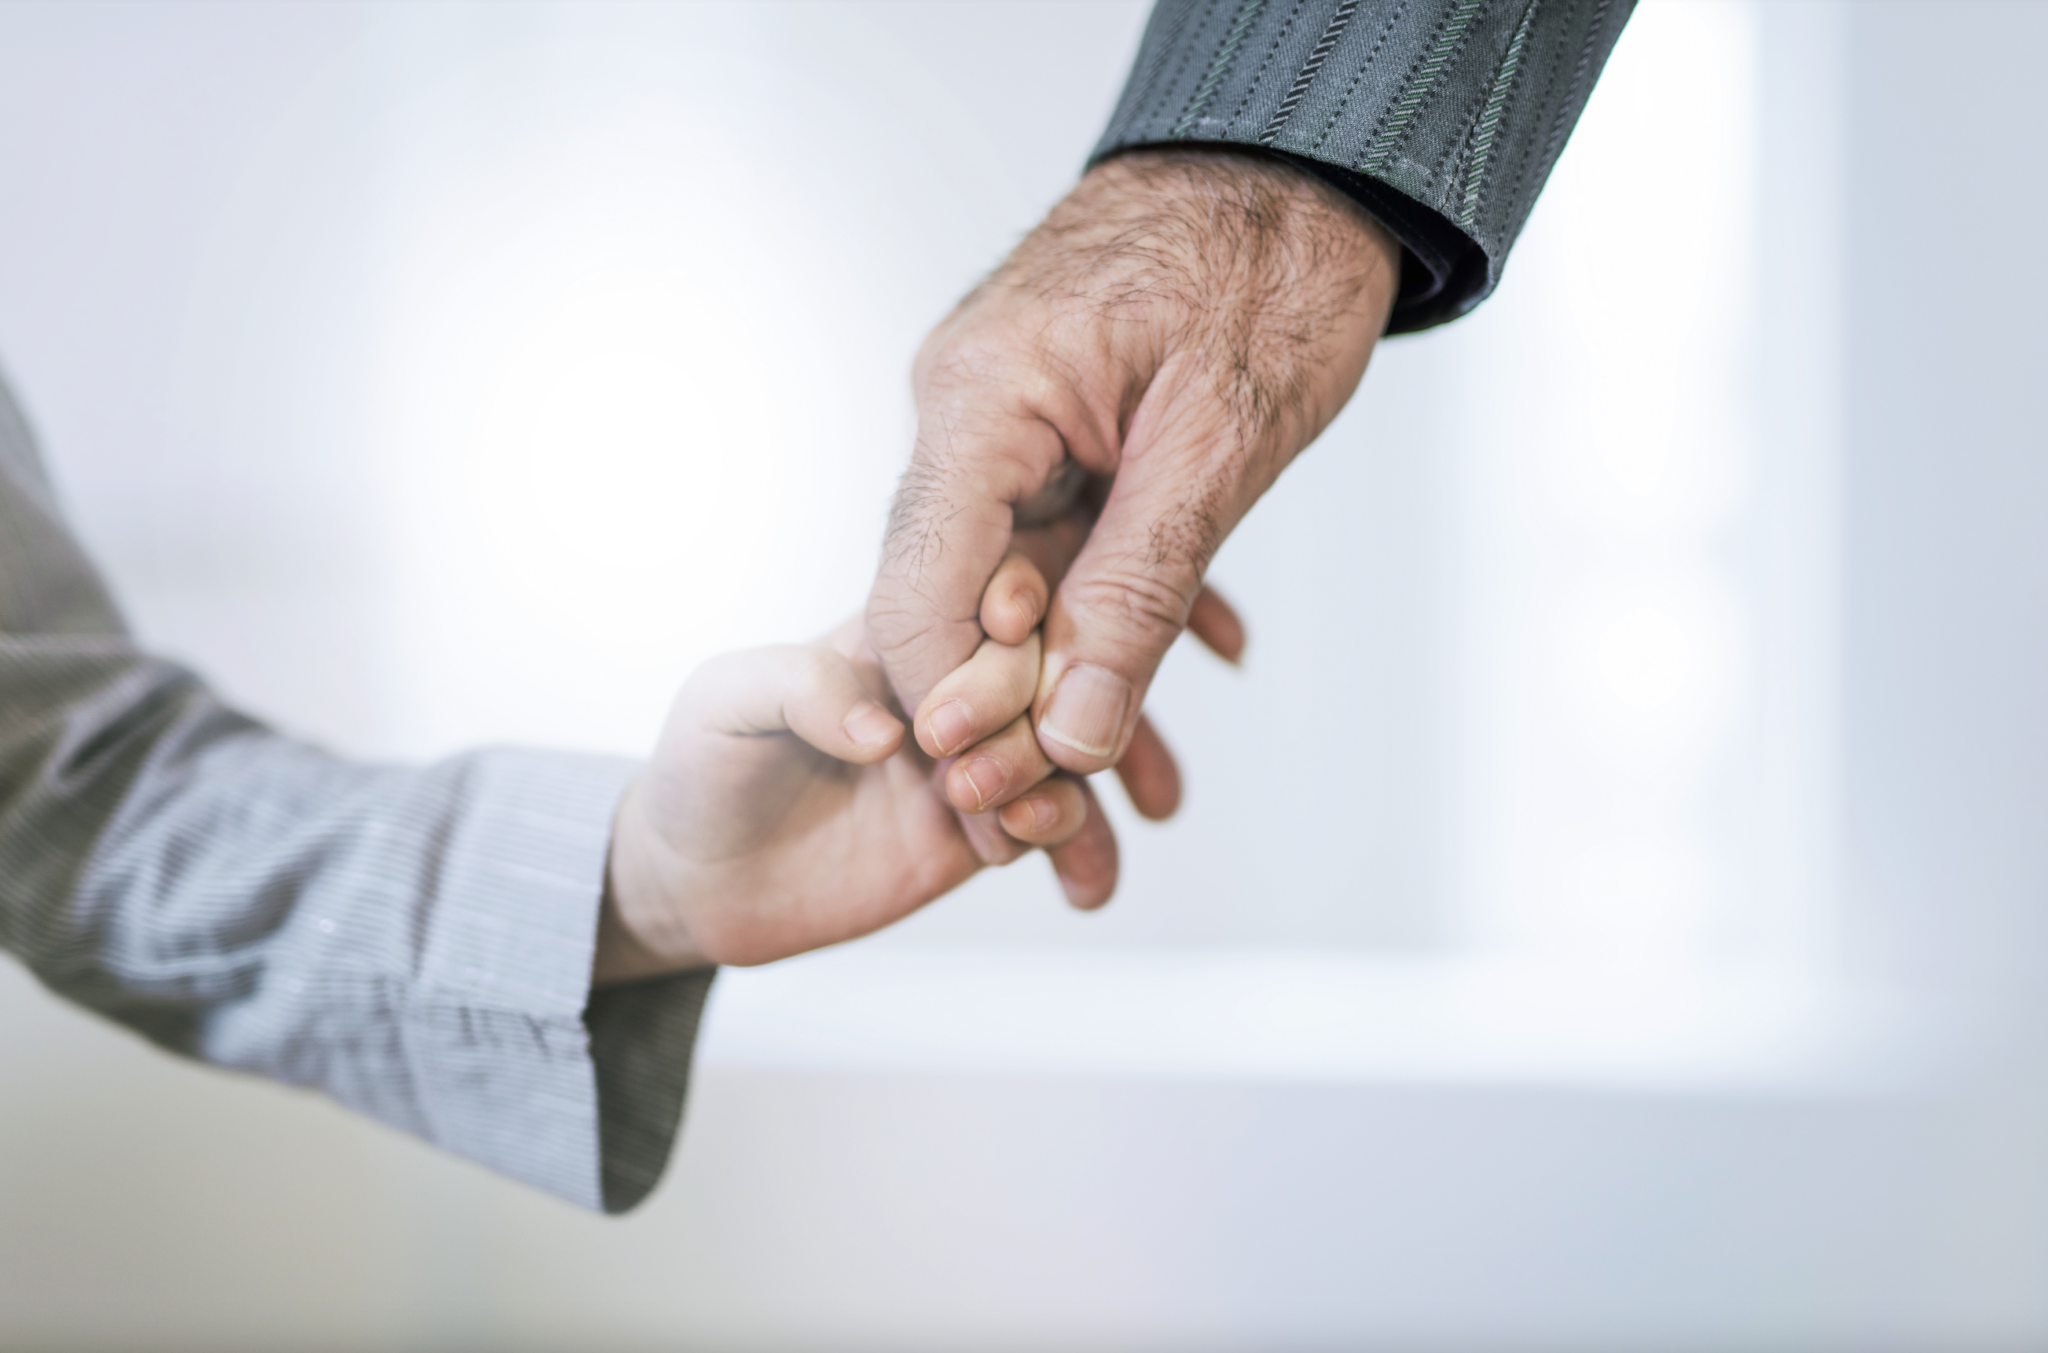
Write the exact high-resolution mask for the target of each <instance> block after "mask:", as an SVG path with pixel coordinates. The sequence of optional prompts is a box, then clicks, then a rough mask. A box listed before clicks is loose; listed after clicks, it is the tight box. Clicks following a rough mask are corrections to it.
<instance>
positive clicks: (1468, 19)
mask: <svg viewBox="0 0 2048 1353" xmlns="http://www.w3.org/2000/svg"><path fill="white" fill-rule="evenodd" d="M1484 3H1485V0H1458V7H1457V8H1456V9H1454V10H1452V11H1451V12H1450V14H1449V15H1447V16H1446V17H1445V18H1444V21H1443V23H1442V24H1441V25H1440V26H1439V27H1438V28H1437V31H1436V40H1435V41H1434V42H1432V43H1431V44H1430V46H1429V49H1428V51H1427V53H1426V54H1425V55H1423V56H1422V57H1420V58H1418V59H1417V61H1416V63H1415V64H1414V65H1413V66H1411V67H1410V68H1409V72H1408V79H1407V83H1406V85H1405V87H1404V88H1403V89H1402V91H1401V97H1400V98H1399V99H1398V100H1396V101H1395V103H1394V106H1393V107H1392V108H1389V109H1388V110H1387V111H1386V113H1385V114H1384V115H1383V116H1382V118H1381V120H1380V125H1379V126H1378V127H1376V128H1375V129H1374V131H1373V136H1372V139H1371V140H1370V141H1368V142H1367V143H1366V144H1367V145H1368V146H1370V147H1371V149H1370V151H1369V152H1368V153H1367V154H1366V155H1364V156H1363V157H1361V159H1360V162H1359V164H1358V170H1359V172H1360V173H1363V174H1369V175H1371V176H1373V177H1375V178H1377V177H1378V176H1379V175H1381V174H1383V173H1385V172H1386V168H1387V165H1388V164H1389V163H1390V162H1391V161H1392V160H1393V158H1394V152H1395V151H1396V150H1398V149H1400V146H1401V142H1402V140H1403V139H1404V138H1405V137H1406V136H1407V135H1408V128H1409V127H1410V126H1411V125H1412V124H1413V123H1414V121H1415V115H1416V114H1417V113H1419V112H1421V111H1422V106H1423V104H1424V103H1425V102H1426V101H1427V100H1428V98H1429V96H1430V94H1431V93H1432V92H1434V91H1435V89H1436V84H1437V81H1438V80H1439V79H1440V78H1441V77H1442V76H1443V73H1444V70H1445V69H1446V68H1447V67H1449V66H1450V65H1451V64H1452V63H1453V62H1455V61H1456V60H1457V58H1458V56H1459V54H1460V53H1461V52H1462V51H1463V50H1464V47H1465V39H1466V37H1467V36H1468V35H1469V34H1470V33H1471V31H1472V20H1473V19H1474V18H1475V17H1476V16H1477V15H1478V13H1479V10H1480V8H1481V6H1482V5H1483V4H1484ZM1327 134H1328V133H1327V132H1326V133H1325V135H1327Z"/></svg>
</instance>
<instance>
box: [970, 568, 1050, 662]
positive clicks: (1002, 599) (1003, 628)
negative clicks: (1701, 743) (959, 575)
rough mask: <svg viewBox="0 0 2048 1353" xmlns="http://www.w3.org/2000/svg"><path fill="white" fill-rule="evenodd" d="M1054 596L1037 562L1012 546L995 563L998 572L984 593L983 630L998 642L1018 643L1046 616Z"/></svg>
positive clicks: (1013, 644) (982, 594)
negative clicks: (1047, 604)
mask: <svg viewBox="0 0 2048 1353" xmlns="http://www.w3.org/2000/svg"><path fill="white" fill-rule="evenodd" d="M1051 596H1052V589H1051V588H1049V587H1047V586H1046V583H1045V575H1044V574H1043V573H1040V572H1039V571H1038V565H1036V564H1034V563H1032V562H1031V561H1030V560H1029V559H1027V558H1025V557H1024V556H1023V555H1021V554H1019V553H1017V552H1016V551H1015V550H1012V551H1011V552H1010V553H1009V554H1007V555H1005V556H1004V557H1003V562H1002V563H1001V564H998V565H997V566H996V575H995V577H993V578H990V579H989V580H988V586H987V587H986V588H984V589H983V590H982V593H981V628H982V632H983V633H984V634H986V635H988V637H989V638H991V639H993V640H995V641H996V642H997V643H999V644H1009V645H1010V646H1011V647H1015V646H1017V645H1019V644H1021V643H1023V642H1024V641H1025V640H1026V639H1027V638H1029V637H1030V635H1031V631H1033V630H1035V629H1037V628H1038V622H1039V621H1041V620H1043V619H1045V607H1046V603H1047V601H1048V600H1049V599H1050V598H1051Z"/></svg>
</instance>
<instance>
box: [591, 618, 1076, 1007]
mask: <svg viewBox="0 0 2048 1353" xmlns="http://www.w3.org/2000/svg"><path fill="white" fill-rule="evenodd" d="M1034 648H1035V640H1034ZM892 703H893V702H892V701H891V699H890V696H889V694H888V688H887V684H886V683H885V682H884V680H883V678H882V671H881V667H880V665H879V664H878V663H877V662H876V661H875V659H874V656H873V654H872V653H870V652H868V650H867V647H866V644H865V642H864V641H863V640H862V638H861V628H860V622H859V621H858V620H852V621H849V622H847V624H845V625H843V626H841V627H840V629H839V630H837V631H836V632H834V633H833V634H832V635H831V636H829V637H828V638H826V639H824V640H822V641H820V642H818V643H816V644H811V645H794V644H791V645H784V646H781V647H775V648H760V649H753V650H750V651H748V652H744V653H733V654H728V655H725V656H723V657H719V658H714V659H712V660H711V661H710V662H707V663H706V664H704V666H702V667H700V668H699V669H697V671H696V672H695V673H693V674H692V675H691V677H690V679H689V681H688V682H686V683H685V684H684V686H683V689H682V691H681V693H680V694H678V695H677V697H676V700H675V704H674V706H673V707H672V708H671V710H670V712H669V718H668V722H667V724H666V726H665V727H664V728H663V730H662V734H661V740H660V742H659V743H658V744H657V746H656V748H655V753H654V756H653V758H652V759H651V760H650V761H649V762H648V764H647V766H646V768H645V769H644V770H643V771H642V772H641V774H640V775H639V776H638V777H637V778H636V779H635V780H634V782H633V784H632V785H631V787H630V788H628V789H627V791H626V794H625V797H624V799H623V800H622V801H621V802H620V805H619V810H618V813H617V816H616V818H615V820H614V823H613V828H612V852H611V862H610V865H609V867H608V870H607V883H608V887H607V889H606V899H605V908H604V911H603V913H602V919H601V921H600V924H599V931H598V946H597V957H596V962H595V965H594V976H595V979H596V980H597V981H600V982H604V981H616V980H620V979H625V978H632V977H640V976H648V975H652V974H655V973H661V972H672V971H676V970H678V969H682V968H687V967H692V966H698V965H702V964H705V963H736V964H753V963H766V962H769V961H771V960H773V959H778V958H785V957H788V956H789V955H791V954H798V953H802V952H803V951H805V950H807V949H815V948H818V947H819V946H821V945H826V944H832V943H835V942H837V941H839V940H846V939H852V938H853V937H855V936H857V935H865V934H867V933H868V932H869V931H872V930H879V929H880V928H881V927H883V926H885V925H888V924H889V923H890V922H892V921H896V920H899V919H901V918H902V917H904V916H907V915H909V914H910V913H911V912H913V911H915V910H917V909H918V908H919V907H921V906H923V905H924V904H925V903H926V902H929V901H931V900H932V899H933V898H935V897H937V896H939V895H940V894H942V893H945V892H947V891H949V890H951V889H952V888H954V887H957V886H958V885H959V884H960V883H962V882H964V881H965V880H966V879H967V878H968V877H969V876H970V875H972V874H973V873H974V872H975V871H976V870H978V869H980V868H981V865H982V861H981V859H980V858H979V856H978V855H977V853H976V852H975V850H974V849H973V848H972V847H970V846H969V844H968V843H967V840H966V838H965V837H964V836H963V835H962V832H961V828H960V824H959V823H958V821H956V819H955V818H954V815H953V813H952V811H951V810H949V809H948V808H947V807H946V805H945V804H943V803H941V802H940V801H939V800H938V798H937V797H935V796H934V795H933V794H932V792H931V777H932V774H933V766H932V763H931V762H930V761H929V760H927V759H925V758H924V757H923V756H922V755H920V754H919V752H918V751H917V749H916V748H914V747H906V746H905V745H904V738H903V732H904V727H903V721H902V720H901V719H899V718H898V717H896V715H895V714H894V713H892V712H891V710H890V708H889V706H890V705H891V704H892ZM1001 820H1002V824H1003V826H1004V828H1005V829H1006V831H1007V832H1008V834H1009V835H1010V836H1012V837H1013V838H1014V839H1016V840H1018V841H1021V842H1025V843H1028V844H1030V845H1039V846H1047V847H1052V848H1054V849H1055V850H1057V851H1058V852H1059V853H1060V854H1061V856H1062V857H1063V858H1064V859H1065V860H1066V862H1067V863H1066V873H1065V874H1064V875H1063V877H1066V878H1068V882H1069V887H1070V889H1076V890H1078V891H1077V892H1076V893H1075V896H1076V899H1077V900H1078V901H1082V902H1084V903H1085V904H1088V905H1099V904H1100V903H1101V902H1103V901H1105V900H1107V898H1108V896H1109V892H1110V889H1111V888H1112V887H1114V885H1115V876H1116V853H1115V847H1114V843H1113V841H1110V840H1109V838H1108V826H1107V824H1106V823H1105V822H1104V820H1103V818H1102V814H1101V810H1100V808H1099V807H1097V806H1096V805H1095V803H1094V802H1093V799H1092V798H1091V796H1090V794H1089V791H1088V787H1087V786H1086V785H1084V784H1082V783H1081V782H1080V781H1079V780H1077V779H1074V778H1072V777H1068V776H1059V777H1054V778H1053V779H1051V780H1049V781H1047V782H1045V783H1043V784H1040V785H1038V786H1036V787H1035V788H1033V789H1032V790H1031V792H1030V793H1028V794H1025V795H1023V796H1022V797H1019V798H1016V799H1014V800H1013V801H1012V802H1011V803H1010V804H1009V805H1008V806H1007V807H1006V808H1004V809H1003V810H1002V813H1001ZM1105 870H1106V873H1105V872H1104V871H1105ZM1091 871H1092V872H1091Z"/></svg>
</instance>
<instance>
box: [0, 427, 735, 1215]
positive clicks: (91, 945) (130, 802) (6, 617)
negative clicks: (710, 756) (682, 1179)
mask: <svg viewBox="0 0 2048 1353" xmlns="http://www.w3.org/2000/svg"><path fill="white" fill-rule="evenodd" d="M632 771H633V766H632V764H631V763H628V762H624V761H619V760H615V759H610V758H600V757H583V756H574V755H567V754H560V753H549V752H531V751H516V750H498V751H483V752H476V753H471V754H469V755H465V756H460V757H455V758H452V759H450V760H447V761H444V762H441V763H438V764H435V765H431V766H426V767H392V766H369V765H361V764H356V763H352V762H348V761H344V760H342V759H340V758H337V757H334V756H331V755H329V754H327V753H325V752H322V751H320V750H319V749H317V748H314V747H310V746H307V745H305V744H303V743H300V742H297V741H294V740H292V739H290V738H287V737H283V736H281V735H279V734H277V733H275V732H272V731H271V730H269V729H266V728H263V727H261V726H259V725H257V724H256V723H254V722H253V721H251V720H249V719H247V718H245V717H243V716H241V715H239V714H237V713H235V712H234V711H232V710H230V709H228V708H226V707H225V706H224V705H222V704H221V702H220V701H219V700H218V699H216V698H215V697H214V696H213V695H212V693H211V692H210V691H208V690H207V688H206V687H205V686H204V684H203V683H201V682H200V681H199V680H198V679H197V678H196V677H194V676H193V675H192V674H191V673H190V672H188V671H185V670H184V669H182V668H180V667H178V666H176V665H174V664H171V663H167V662H164V661H162V660H159V659H156V658H154V657H151V656H149V655H147V654H144V653H142V652H139V651H138V650H137V649H136V648H135V647H134V645H133V644H132V643H131V641H130V640H129V639H128V638H127V637H126V635H125V634H124V633H123V632H122V629H121V625H120V619H119V616H118V615H117V614H116V613H115V611H114V608H113V605H112V603H111V601H110V600H109V599H108V597H107V595H106V590H105V588H104V587H102V586H101V584H100V582H99V580H98V578H97V576H96V575H95V574H94V573H93V571H92V569H91V566H90V564H89V562H88V561H87V560H86V559H85V557H84V556H83V554H82V553H81V552H79V550H78V549H77V546H76V544H75V542H74V541H73V539H72V537H71V536H70V534H69V533H68V532H67V531H65V530H64V528H63V523H62V520H61V518H60V517H59V516H58V514H57V512H56V509H55V506H54V503H53V502H52V500H51V497H50V494H49V489H48V485H47V484H46V483H45V482H44V481H43V479H42V476H41V473H40V470H39V468H38V467H37V465H36V462H35V457H34V452H33V447H32V445H31V444H30V442H29V441H28V437H27V431H26V429H25V428H24V427H23V426H22V423H21V420H20V418H19V416H18V414H17V413H16V412H15V410H14V408H13V406H12V404H11V402H10V401H9V400H8V399H7V397H6V395H5V391H4V389H0V947H4V948H6V949H7V950H9V951H11V952H12V953H13V954H15V955H16V956H17V957H18V958H19V959H20V960H21V961H22V962H24V963H25V964H27V966H28V967H29V968H30V970H31V971H33V972H34V973H35V974H36V976H37V977H38V978H39V979H40V980H41V981H42V982H43V983H44V984H45V985H47V986H48V987H50V988H51V989H52V990H54V991H56V992H57V993H59V994H60V995H63V996H65V997H67V998H69V999H71V1000H73V1001H76V1002H78V1003H79V1004H81V1005H84V1006H87V1007H89V1008H91V1009H93V1010H96V1011H98V1012H100V1013H101V1014H103V1015H106V1016H107V1017H109V1018H111V1019H113V1020H116V1021H118V1022H120V1023H122V1024H124V1025H126V1026H127V1027H129V1028H131V1029H133V1030H135V1031H136V1032H137V1033H139V1034H141V1035H142V1036H144V1037H146V1038H148V1039H150V1040H151V1041H153V1042H155V1043H157V1044H158V1045H160V1046H162V1047H164V1048H167V1049H169V1050H171V1051H173V1052H176V1053H179V1054H181V1055H186V1056H190V1057H195V1058H199V1059H202V1060H205V1061H208V1062H211V1063H214V1064H216V1065H219V1066H223V1067H230V1068H236V1069H239V1070H244V1071H249V1072H254V1073H257V1074H260V1075H264V1076H269V1077H272V1078H275V1079H277V1080H281V1081H286V1082H289V1083H291V1084H295V1085H303V1086H307V1087H311V1088H314V1089H317V1090H319V1091H322V1092H324V1093H326V1094H327V1095H330V1096H331V1097H333V1098H334V1099H336V1100H338V1101H340V1102H341V1103H343V1104H345V1105H348V1106H350V1107H351V1108H354V1109H357V1110H360V1111H362V1112H364V1113H367V1114H370V1115H372V1116H374V1117H376V1118H379V1119H381V1120H383V1121H385V1122H387V1123H390V1124H391V1125H393V1126H395V1127H398V1128H400V1129H402V1130H404V1131H407V1132H410V1133H414V1134H416V1135H418V1136H420V1137H422V1138H425V1139H426V1140H428V1141H430V1142H433V1143H435V1144H436V1145H438V1146H441V1147H444V1148H446V1149H447V1150H449V1151H452V1152H455V1153H457V1154H459V1155H462V1156H465V1157H467V1158H469V1159H471V1160H474V1161H476V1162H478V1163H480V1164H482V1165H485V1166H487V1167H489V1168H491V1169H493V1170H496V1171H498V1172H500V1173H502V1174H505V1175H508V1176H510V1177H512V1178H514V1179H518V1180H521V1181H524V1182H525V1183H528V1184H531V1185H533V1186H535V1187H537V1188H542V1189H545V1190H547V1191H549V1192H551V1193H554V1194H556V1195H558V1196H560V1197H563V1198H565V1199H568V1200H570V1201H572V1202H575V1203H578V1204H581V1205H584V1206H587V1207H592V1208H604V1209H605V1210H608V1211H621V1210H624V1209H625V1208H628V1207H630V1206H632V1205H633V1204H634V1203H636V1202H638V1201H639V1200H640V1199H641V1198H642V1197H644V1196H645V1195H646V1193H647V1192H648V1191H649V1190H650V1189H651V1188H652V1187H653V1185H654V1183H655V1181H656V1179H657V1178H658V1177H659V1175H660V1172H661V1169H662V1167H663V1164H664V1163H665V1161H666V1159H667V1155H668V1151H669V1146H670V1143H671V1141H672V1140H673V1138H674V1135H675V1131H676V1127H677V1124H678V1122H679V1119H680V1115H681V1109H682V1101H683V1096H684V1091H685V1089H686V1086H687V1081H688V1075H689V1065H690V1053H691V1048H692V1045H693V1043H694V1041H695V1033H696V1024H697V1017H698V1013H699V1011H700V1010H701V1009H702V1006H703V1002H704V999H705V995H706V993H707V991H708V989H709V986H710V982H711V974H710V972H709V970H706V971H703V972H696V973H685V974H680V975H677V976H672V977H666V978H659V979H654V980H651V981H648V982H643V983H639V984H635V985H632V986H627V987H619V988H613V989H606V990H603V991H599V992H595V993H593V992H592V990H591V983H590V971H591V960H592V956H593V949H594V945H595V936H596V930H597V916H598V908H599V905H600V899H601V897H602V893H603V886H604V873H605V862H606V856H607V851H608V849H609V842H610V833H611V819H612V813H613V810H614V808H615V806H616V804H617V802H618V798H619V795H620V794H621V792H622V791H623V789H624V786H625V784H626V781H627V779H628V778H629V777H630V775H631V774H632Z"/></svg>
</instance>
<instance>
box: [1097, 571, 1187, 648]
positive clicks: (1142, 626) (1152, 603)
mask: <svg viewBox="0 0 2048 1353" xmlns="http://www.w3.org/2000/svg"><path fill="white" fill-rule="evenodd" d="M1068 586H1069V588H1070V595H1069V597H1068V598H1067V600H1068V604H1069V605H1070V606H1071V607H1072V608H1073V609H1075V610H1078V611H1080V612H1082V613H1083V614H1086V615H1090V616H1093V617H1095V618H1097V619H1098V620H1100V621H1102V622H1104V623H1108V624H1113V625H1115V626H1116V627H1117V628H1118V629H1120V630H1122V631H1124V632H1126V633H1134V634H1136V635H1138V636H1140V637H1141V638H1144V639H1147V640H1153V641H1160V640H1171V638H1172V637H1173V636H1174V635H1177V634H1179V633H1180V631H1181V628H1182V627H1183V626H1184V625H1186V623H1187V616H1188V607H1189V606H1190V605H1191V604H1192V603H1193V600H1194V588H1193V587H1190V586H1189V585H1188V584H1187V582H1186V579H1185V576H1184V571H1183V570H1182V569H1180V568H1178V567H1174V568H1164V569H1162V568H1146V567H1142V566H1141V565H1140V563H1139V561H1137V560H1135V559H1134V560H1131V561H1129V562H1128V563H1125V564H1122V565H1119V566H1116V567H1112V568H1108V569H1104V570H1102V571H1100V572H1097V573H1095V574H1093V575H1091V576H1090V577H1088V578H1086V579H1072V578H1070V579H1069V580H1068Z"/></svg>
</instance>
